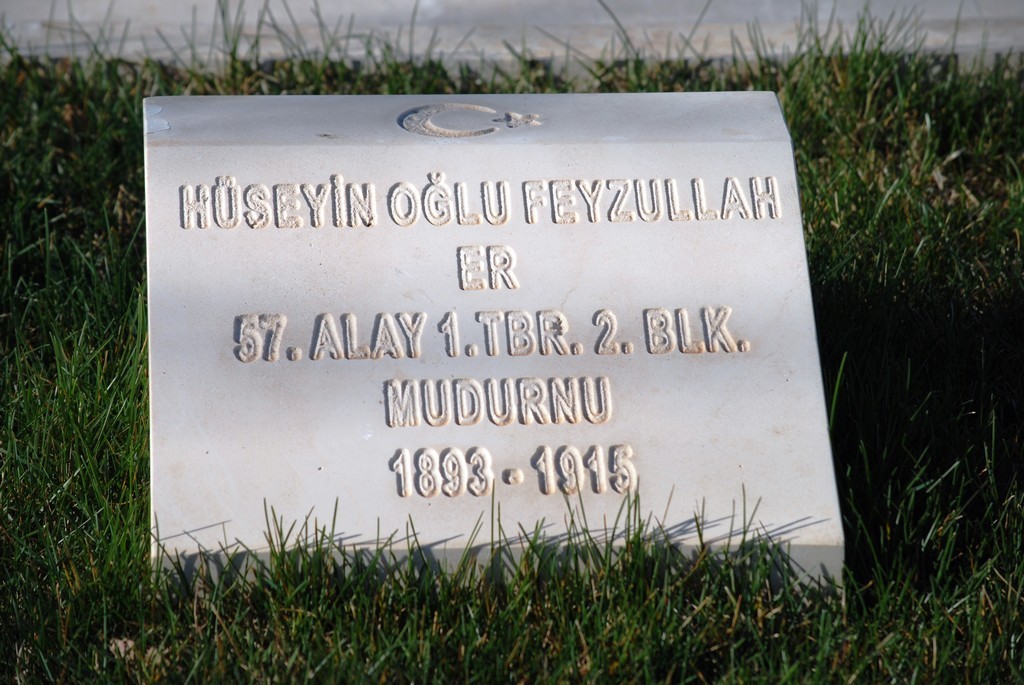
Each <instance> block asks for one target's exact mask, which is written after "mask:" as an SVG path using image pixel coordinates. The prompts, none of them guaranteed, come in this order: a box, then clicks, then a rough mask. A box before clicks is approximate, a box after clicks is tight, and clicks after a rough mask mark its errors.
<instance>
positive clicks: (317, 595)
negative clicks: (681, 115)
mask: <svg viewBox="0 0 1024 685" xmlns="http://www.w3.org/2000/svg"><path fill="white" fill-rule="evenodd" d="M229 24H230V22H228V21H225V25H229ZM0 41H2V46H0V141H2V145H3V153H2V157H0V220H2V222H3V223H2V228H0V237H2V247H0V250H2V252H0V263H2V268H3V275H2V278H0V375H2V383H3V391H2V393H0V403H2V404H0V407H2V410H0V424H2V425H0V431H2V432H0V679H3V680H5V681H9V682H38V681H43V680H58V681H65V682H80V681H90V680H128V681H136V680H139V681H156V680H170V681H194V682H210V681H220V680H241V681H250V680H257V679H258V680H265V681H297V680H300V679H306V678H309V679H315V680H328V681H330V680H357V681H363V680H366V681H369V680H373V681H381V680H383V681H413V680H415V681H452V680H478V681H483V682H494V681H498V680H502V681H505V680H510V681H519V682H534V681H547V680H568V681H579V680H583V681H591V680H593V681H606V680H615V681H619V680H626V681H632V680H643V681H647V680H673V681H696V682H702V681H712V680H717V681H736V682H739V681H766V682H779V681H801V682H802V681H808V680H812V681H846V682H854V681H880V680H896V681H913V680H924V681H934V680H942V681H946V680H958V681H968V682H1008V681H1014V680H1022V679H1024V667H1022V666H1021V664H1024V599H1022V592H1024V459H1022V456H1024V343H1022V341H1024V276H1022V274H1024V256H1022V254H1024V253H1022V249H1021V231H1022V227H1024V171H1022V169H1024V125H1022V124H1024V87H1022V86H1024V65H1022V64H1021V61H1020V60H1019V59H1002V58H998V57H996V58H993V59H992V60H991V61H990V63H989V65H988V66H986V67H984V68H980V67H979V68H975V69H969V68H965V67H964V66H963V65H959V64H957V61H956V59H955V58H954V57H951V56H936V55H929V54H924V53H922V52H921V51H920V50H919V49H917V48H916V47H915V45H914V43H913V40H912V36H909V35H908V34H907V33H906V32H905V30H904V29H903V27H900V26H897V25H893V24H891V23H890V24H886V23H879V22H872V21H868V20H865V21H864V23H863V24H862V25H861V26H860V27H859V28H858V29H857V31H856V32H855V33H854V34H853V36H852V37H851V38H850V39H849V40H848V41H845V42H844V43H843V44H842V45H840V43H839V42H838V41H835V40H828V39H827V37H821V36H815V35H812V34H808V35H807V36H805V39H804V41H803V48H802V49H801V50H800V51H799V52H797V53H796V54H795V55H794V56H792V57H791V58H789V59H788V60H785V61H778V60H774V59H772V58H770V57H768V56H766V55H764V54H754V55H752V56H750V57H749V59H737V60H736V61H735V62H732V63H711V62H707V61H702V60H700V59H697V58H693V59H682V58H664V57H661V58H655V57H645V56H644V55H643V54H641V53H640V52H639V51H638V50H636V49H635V48H634V47H633V46H632V45H629V46H628V48H629V49H628V50H626V52H625V53H624V56H623V58H622V59H616V60H607V61H590V62H586V63H585V64H583V65H582V68H581V69H580V70H579V71H578V72H574V73H576V75H575V76H573V75H571V74H569V73H568V72H563V71H561V70H557V69H555V68H553V67H552V66H551V65H550V64H547V63H543V62H533V61H530V60H528V59H525V58H524V59H521V60H519V62H518V63H517V65H515V67H513V68H510V67H498V66H488V65H477V66H472V65H456V66H452V65H445V64H443V63H441V62H440V61H438V60H434V59H432V58H431V57H430V56H429V55H428V56H427V57H424V58H418V59H409V58H408V57H403V56H402V55H401V54H400V51H398V50H397V49H391V48H389V47H388V46H381V45H370V46H368V55H369V57H368V58H366V59H364V60H362V61H361V62H358V63H357V62H352V61H345V60H339V59H337V55H333V56H332V57H331V58H329V59H328V58H324V57H318V56H317V55H318V53H311V52H303V53H296V56H295V57H294V58H289V59H280V60H273V61H267V60H262V59H260V57H259V55H258V54H257V51H255V50H252V51H243V50H242V49H241V48H240V47H238V46H239V43H238V41H232V40H230V37H228V38H226V43H225V44H226V49H225V51H224V54H223V55H222V59H221V60H220V61H219V62H218V64H217V65H216V67H212V66H202V65H197V63H196V62H195V61H194V60H186V61H181V62H177V63H173V64H171V63H162V64H161V63H155V62H152V61H142V62H130V61H124V60H119V59H103V58H98V57H93V58H90V59H86V60H55V59H46V58H34V57H29V56H26V55H23V54H21V53H19V52H18V51H17V50H16V49H15V48H13V47H12V46H11V45H10V43H9V42H7V41H6V39H2V38H0ZM327 54H330V51H327ZM732 89H736V90H744V89H765V90H773V91H776V92H777V93H778V94H779V97H780V99H781V102H782V105H783V108H784V110H785V114H786V118H787V121H788V123H789V126H790V129H791V132H792V135H793V141H794V145H795V153H796V159H797V166H798V173H799V179H800V183H801V191H802V202H803V216H804V222H805V229H806V238H807V246H808V252H809V263H810V270H811V279H812V288H813V294H814V299H815V307H816V314H817V324H818V337H819V341H820V346H821V355H822V364H823V371H824V375H825V379H826V387H828V388H829V389H830V397H831V406H830V416H831V431H832V440H833V446H834V458H835V468H836V473H837V478H838V481H839V492H840V497H841V505H842V511H843V517H844V521H843V522H844V527H845V531H846V539H847V549H846V559H847V569H846V572H845V577H844V584H845V601H840V600H839V599H838V598H836V597H835V596H832V595H829V594H828V593H819V592H817V591H815V590H813V589H804V590H803V591H800V592H797V591H794V589H793V588H792V587H786V586H784V587H781V588H780V587H778V586H776V585H773V583H772V582H770V581H771V578H770V570H771V569H770V568H769V567H768V564H766V563H765V562H764V561H763V560H761V559H760V558H759V557H758V556H757V555H753V556H750V557H746V558H744V557H740V558H735V559H727V560H724V561H723V560H721V559H716V558H713V557H711V556H699V557H697V558H696V559H691V558H683V557H681V556H679V555H678V554H675V553H673V552H672V551H671V550H666V549H664V548H661V547H659V546H657V545H651V544H648V543H646V542H645V541H644V539H643V537H642V536H641V535H640V534H639V533H638V534H637V535H635V536H633V537H631V538H630V541H629V544H628V545H627V546H626V548H625V551H624V552H623V554H621V555H620V556H618V557H614V558H613V557H608V556H603V555H604V551H603V550H601V549H599V548H591V547H589V546H587V545H586V544H585V543H584V544H581V545H580V546H579V547H577V548H574V549H573V550H570V553H569V560H568V561H567V562H565V563H562V564H555V562H553V561H552V560H551V559H550V558H549V557H548V556H547V555H544V554H542V553H539V552H537V553H533V552H530V551H527V553H526V554H525V555H524V556H523V557H522V559H520V560H519V561H518V562H516V563H515V564H512V566H511V568H510V571H509V573H508V574H507V575H506V577H505V578H504V579H501V580H498V579H494V578H489V577H487V576H486V574H481V573H476V572H474V570H473V569H472V568H470V567H463V568H461V569H460V570H459V571H458V572H456V573H451V574H443V575H439V574H436V573H434V572H432V571H430V570H427V569H424V568H418V567H416V566H415V565H403V566H400V567H399V568H397V569H395V570H394V571H393V572H392V573H389V574H382V573H380V570H379V569H378V568H377V567H376V566H375V565H374V564H372V563H371V564H366V563H360V562H358V561H356V560H349V561H342V562H336V561H334V557H333V556H332V555H331V554H330V552H331V551H332V550H330V549H329V548H328V547H326V546H324V545H320V546H317V547H314V548H312V549H309V550H305V551H297V552H287V553H286V552H284V551H282V550H281V549H277V550H276V551H275V553H274V554H273V555H272V557H271V559H270V561H269V563H268V567H267V570H266V573H265V574H263V575H262V576H260V577H258V578H255V579H248V580H247V579H239V578H233V579H232V578H222V579H219V580H214V579H211V578H207V577H203V576H200V577H198V578H196V579H195V580H194V581H193V582H185V583H183V582H181V581H180V579H178V578H176V577H174V576H166V575H154V574H152V573H151V572H150V566H149V560H148V554H149V539H148V526H149V520H148V488H149V483H148V435H147V425H148V424H147V417H148V403H147V379H146V358H147V357H146V354H147V352H146V306H145V304H146V303H145V270H144V241H143V240H142V226H143V216H144V206H143V201H142V198H143V173H142V172H143V170H142V132H141V100H142V98H143V97H145V96H148V95H156V94H183V93H193V94H199V93H244V94H250V93H285V92H287V93H414V92H445V93H477V92H481V93H489V92H549V91H559V92H564V91H574V90H575V91H601V92H618V91H639V90H646V91H669V90H679V91H682V90H685V91H693V90H732ZM594 555H596V557H597V559H598V562H597V563H592V564H590V565H589V567H588V570H587V572H582V571H581V567H582V566H583V565H584V562H585V561H586V560H587V559H592V558H593V557H594Z"/></svg>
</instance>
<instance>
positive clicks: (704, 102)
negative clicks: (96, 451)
mask: <svg viewBox="0 0 1024 685" xmlns="http://www.w3.org/2000/svg"><path fill="white" fill-rule="evenodd" d="M145 111H146V203H147V247H148V268H149V330H150V340H149V342H150V373H151V412H152V427H151V430H152V507H153V533H154V545H155V546H154V551H156V549H157V547H158V546H159V547H163V548H164V549H165V550H166V552H167V553H169V554H170V555H172V556H174V555H194V554H195V553H196V552H199V551H207V552H219V551H231V550H232V549H238V548H239V546H244V547H245V548H247V549H249V550H253V551H257V552H258V551H260V550H262V549H265V548H266V546H267V533H268V517H269V516H273V517H274V518H275V519H276V520H278V521H280V522H283V523H284V524H285V526H286V527H287V526H288V525H290V524H291V523H292V522H298V523H299V524H301V523H302V522H303V521H310V522H313V521H315V522H316V525H318V526H320V527H321V528H327V529H328V530H333V532H334V534H335V535H336V536H337V538H338V539H339V540H341V541H343V542H344V543H345V544H346V545H354V546H367V547H376V546H378V545H380V544H381V543H382V542H383V541H385V540H388V539H390V540H391V541H392V542H394V545H395V547H396V548H402V549H405V548H407V547H408V544H409V542H410V536H411V535H412V532H413V530H414V531H415V537H416V542H417V543H418V545H419V546H420V547H421V548H423V549H425V550H426V551H428V552H429V553H432V554H436V555H438V556H442V557H443V556H446V555H447V556H451V555H452V554H459V553H461V552H462V550H464V549H465V548H466V547H467V546H469V545H471V546H473V547H477V546H487V545H489V544H490V542H491V540H492V535H493V536H495V537H497V536H498V535H499V531H500V535H501V536H502V537H503V538H505V539H507V540H508V541H511V542H513V543H515V541H516V540H517V539H518V536H519V535H520V534H521V533H522V532H523V531H525V532H527V533H529V534H531V535H532V534H535V533H536V532H537V531H540V534H542V535H543V536H545V537H546V538H547V539H548V540H553V541H558V540H559V539H562V536H564V535H565V534H566V532H567V525H568V524H567V521H568V520H569V516H570V512H574V515H575V517H576V518H575V521H576V525H577V526H579V525H580V524H581V522H582V521H583V518H582V517H581V512H582V515H584V516H585V521H586V527H587V529H588V531H589V532H590V534H591V535H593V536H594V537H596V538H598V539H601V537H602V536H607V535H609V534H610V532H611V531H612V530H613V529H615V528H616V527H617V528H618V530H619V531H621V529H622V526H623V521H624V516H625V514H624V511H625V504H626V503H627V501H635V502H638V504H639V507H640V515H641V518H642V519H643V520H644V521H646V522H649V524H650V526H651V528H652V529H654V530H659V531H660V532H661V534H663V535H665V536H667V537H669V538H670V539H671V540H672V542H674V543H676V544H678V545H681V546H684V547H685V546H692V545H696V544H697V542H698V529H699V534H700V536H701V538H702V539H703V540H704V541H705V542H714V543H716V544H719V545H725V544H738V543H739V542H740V541H741V540H744V539H745V540H751V539H755V538H763V539H770V540H771V541H772V543H773V544H778V545H779V546H780V547H781V548H782V549H784V550H785V551H787V552H788V553H789V554H790V556H791V558H792V559H793V561H794V562H795V563H796V564H798V565H799V566H801V567H802V568H803V569H804V570H805V572H806V573H808V574H810V575H821V574H822V573H825V574H829V575H833V576H838V575H839V571H840V568H841V564H842V557H843V534H842V527H841V521H840V513H839V507H838V498H837V494H836V486H835V480H834V475H833V466H832V460H831V451H830V446H829V436H828V431H827V424H826V413H825V405H824V393H823V388H822V382H821V372H820V366H819V361H818V350H817V344H816V338H815V327H814V316H813V311H812V306H811V297H810V288H809V282H808V274H807V262H806V256H805V252H804V241H803V232H802V225H801V219H800V206H799V200H798V195H797V182H796V175H795V169H794V164H793V154H792V148H791V143H790V139H789V134H788V132H787V129H786V125H785V123H784V121H783V118H782V114H781V112H780V110H779V106H778V103H777V101H776V98H775V96H774V95H772V94H770V93H717V94H659V95H544V96H528V95H523V96H515V95H502V96H487V97H477V96H431V95H422V96H401V97H399V96H392V97H387V96H382V97H370V96H361V97H360V96H355V97H343V96H322V97H158V98H150V99H148V100H146V103H145ZM634 498H635V499H634ZM271 512H272V514H271ZM499 523H500V526H499V525H498V524H499ZM474 530H475V531H476V532H475V536H474V535H473V533H474ZM399 551H400V550H399Z"/></svg>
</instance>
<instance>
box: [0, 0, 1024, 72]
mask: <svg viewBox="0 0 1024 685" xmlns="http://www.w3.org/2000/svg"><path fill="white" fill-rule="evenodd" d="M220 4H221V5H222V6H223V7H226V8H227V11H226V12H224V11H219V10H218V3H215V2H207V3H200V4H194V3H189V2H182V1H181V0H113V2H111V0H72V1H71V2H70V3H69V2H66V0H57V1H56V2H54V3H53V4H52V5H47V4H46V2H45V0H0V23H2V24H3V25H4V26H5V27H6V31H7V34H8V36H10V37H13V39H14V42H15V43H16V44H17V45H18V46H19V47H20V48H21V49H22V50H24V51H27V52H34V53H40V52H47V53H50V54H54V55H67V54H85V53H87V52H89V51H90V50H91V49H93V48H99V49H100V51H101V52H103V53H104V54H108V55H111V54H113V55H120V56H123V57H138V56H140V55H149V56H151V57H154V58H157V59H168V58H173V57H175V56H177V57H179V58H182V59H191V58H192V56H193V55H194V56H195V57H197V58H198V59H200V60H202V61H210V59H211V57H212V58H214V59H216V57H217V55H218V54H221V53H219V52H218V50H219V49H221V48H223V46H224V45H225V43H226V40H225V35H231V36H237V37H238V38H239V39H240V40H241V44H242V45H243V46H248V45H251V44H252V43H253V42H254V41H256V40H259V42H260V50H259V54H260V55H261V56H263V57H265V58H266V57H275V56H280V55H282V54H294V53H295V51H296V49H297V48H301V49H302V50H304V51H319V52H323V50H324V47H325V46H327V47H328V48H329V49H330V50H331V51H332V55H333V56H340V55H342V54H345V55H347V56H349V57H351V58H359V57H361V56H362V55H363V54H364V52H365V46H366V44H367V38H368V37H372V38H374V39H377V38H379V39H381V40H385V41H387V42H388V43H390V45H391V46H392V47H394V48H396V49H398V50H399V51H400V52H401V54H408V53H409V52H411V53H413V54H414V55H417V56H422V55H424V54H426V53H428V52H429V53H430V54H433V55H435V56H437V55H441V56H443V57H444V58H445V59H446V60H456V61H468V62H470V63H477V62H479V61H480V60H481V59H483V60H485V61H498V62H503V61H509V60H512V59H514V55H515V54H523V55H526V56H529V57H531V58H537V59H550V58H555V59H556V60H557V59H564V58H566V57H569V58H573V57H576V56H580V55H585V56H587V57H589V58H595V57H602V56H603V57H611V56H617V57H621V56H623V55H624V50H623V41H622V34H621V29H622V28H624V29H625V31H626V33H627V34H628V36H629V40H630V42H631V43H632V44H633V45H634V46H636V48H637V49H639V50H640V51H642V53H643V54H644V55H646V56H669V57H679V56H685V57H694V56H702V57H708V58H720V57H729V56H731V55H733V54H734V53H735V52H736V51H737V49H739V50H740V51H745V52H747V53H748V54H751V50H752V45H753V44H754V43H757V44H759V45H760V46H762V50H766V51H768V52H770V53H771V54H775V55H785V54H787V53H792V52H793V51H794V50H797V49H798V48H799V45H800V40H801V30H800V27H803V28H804V29H807V28H811V27H816V30H817V32H818V33H819V34H822V35H833V36H834V35H837V31H839V30H843V31H849V30H850V29H852V28H853V27H855V26H856V25H857V22H858V21H859V20H860V18H861V16H862V15H863V8H864V7H865V3H862V2H843V3H838V4H832V3H830V2H817V3H816V2H814V1H813V0H811V1H807V0H804V1H803V2H801V1H800V0H710V2H708V1H707V0H516V1H513V0H420V2H418V3H417V2H415V0H359V1H357V2H353V1H347V2H337V1H335V2H332V1H331V0H319V2H318V3H317V2H315V0H290V1H289V2H287V3H286V2H284V1H282V0H267V1H266V2H265V4H260V3H255V2H254V3H249V4H245V3H240V2H238V1H237V0H231V2H230V3H220ZM316 7H318V8H319V10H318V11H319V14H317V10H316V9H315V8H316ZM867 7H868V8H869V12H870V15H871V16H872V17H873V18H874V19H875V20H876V21H880V22H883V23H885V22H887V23H889V30H890V31H891V32H892V33H894V34H897V33H903V34H905V35H907V36H911V37H914V38H915V39H916V40H919V41H921V43H922V45H923V46H924V47H925V48H926V49H929V50H935V51H940V52H948V51H950V50H951V49H953V50H954V51H955V52H956V53H958V54H960V55H962V56H965V57H971V58H973V57H975V56H978V55H987V56H991V55H993V54H1000V53H1006V52H1010V51H1012V52H1015V53H1020V52H1022V51H1024V0H962V1H961V0H917V1H916V2H915V1H914V0H870V1H869V2H868V3H867ZM239 8H241V9H239ZM809 8H810V9H809ZM225 26H227V27H228V28H227V29H225ZM755 27H756V31H755ZM755 35H756V38H753V36H755ZM211 45H212V46H214V47H213V49H212V50H211Z"/></svg>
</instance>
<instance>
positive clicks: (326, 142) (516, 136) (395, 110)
mask: <svg viewBox="0 0 1024 685" xmlns="http://www.w3.org/2000/svg"><path fill="white" fill-rule="evenodd" d="M144 109H145V116H146V126H145V130H146V132H147V136H146V137H147V144H148V145H150V146H154V147H157V146H165V145H168V146H251V145H260V146H279V145H298V146H302V145H315V146H360V147H364V146H376V145H398V146H401V145H412V144H421V145H422V144H424V143H432V144H455V145H465V144H474V145H475V144H485V145H507V144H513V145H514V144H532V145H536V144H542V145H543V144H560V145H565V144H568V145H585V144H602V145H607V144H612V145H614V144H619V143H626V144H633V145H635V144H644V143H651V144H656V143H665V142H673V143H742V144H750V143H758V142H785V143H788V142H789V140H790V138H789V131H788V129H787V127H786V124H785V121H784V120H783V117H782V113H781V109H780V106H779V102H778V98H777V97H776V95H775V94H774V93H771V92H724V93H633V94H570V95H548V94H545V95H474V96H470V95H409V96H405V95H287V96H284V95H282V96H162V97H152V98H147V99H146V101H145V108H144ZM495 133H500V134H501V135H491V134H495ZM418 134H419V135H418Z"/></svg>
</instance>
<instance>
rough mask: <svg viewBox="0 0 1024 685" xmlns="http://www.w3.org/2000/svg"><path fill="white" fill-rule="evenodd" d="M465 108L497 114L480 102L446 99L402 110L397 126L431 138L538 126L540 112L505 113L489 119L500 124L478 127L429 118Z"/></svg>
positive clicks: (468, 135) (467, 136)
mask: <svg viewBox="0 0 1024 685" xmlns="http://www.w3.org/2000/svg"><path fill="white" fill-rule="evenodd" d="M457 110H465V111H470V112H482V113H484V114H497V111H496V110H493V109H491V108H490V107H483V106H481V105H469V104H464V103H457V102H446V103H442V104H438V105H425V106H423V107H416V108H413V109H410V110H408V111H407V112H403V113H402V115H401V116H400V117H398V123H399V125H400V126H401V127H402V128H404V129H405V130H406V131H409V132H410V133H417V134H419V135H421V136H430V137H432V138H471V137H474V136H485V135H487V134H489V133H497V132H498V131H499V130H500V129H501V128H519V127H521V126H540V124H541V122H540V121H539V120H540V115H539V114H518V113H516V112H505V113H504V115H502V116H500V117H498V118H496V119H491V120H490V121H489V122H488V123H491V124H500V125H499V126H488V127H487V128H477V129H458V128H446V127H444V126H438V125H437V124H435V123H434V122H433V121H432V117H435V116H437V115H438V114H441V113H443V112H452V111H457Z"/></svg>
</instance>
